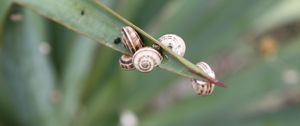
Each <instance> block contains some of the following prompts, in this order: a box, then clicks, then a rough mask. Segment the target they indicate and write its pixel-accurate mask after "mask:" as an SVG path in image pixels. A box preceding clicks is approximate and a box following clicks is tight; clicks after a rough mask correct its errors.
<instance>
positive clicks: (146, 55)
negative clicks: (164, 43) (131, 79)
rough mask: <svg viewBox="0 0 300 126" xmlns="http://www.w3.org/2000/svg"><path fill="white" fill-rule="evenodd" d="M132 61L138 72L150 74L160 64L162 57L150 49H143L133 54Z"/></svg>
mask: <svg viewBox="0 0 300 126" xmlns="http://www.w3.org/2000/svg"><path fill="white" fill-rule="evenodd" d="M132 61H133V65H134V67H135V68H136V69H137V70H138V71H140V72H150V71H151V70H153V68H154V67H156V66H158V65H159V64H160V63H161V61H162V56H161V54H160V53H159V52H158V51H157V50H155V49H153V48H151V47H144V48H141V49H139V50H138V51H137V52H135V53H134V55H133V56H132Z"/></svg>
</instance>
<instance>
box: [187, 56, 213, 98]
mask: <svg viewBox="0 0 300 126" xmlns="http://www.w3.org/2000/svg"><path fill="white" fill-rule="evenodd" d="M196 65H197V66H198V67H200V68H201V69H202V70H203V71H204V72H205V73H207V74H208V75H209V76H210V77H212V78H215V72H214V71H213V70H212V69H211V68H210V66H209V65H208V64H207V63H205V62H199V63H197V64H196ZM191 81H192V87H193V89H194V91H195V93H197V94H198V95H202V96H207V95H211V94H212V92H213V91H214V88H215V85H214V84H213V83H211V82H208V81H206V80H196V79H192V80H191Z"/></svg>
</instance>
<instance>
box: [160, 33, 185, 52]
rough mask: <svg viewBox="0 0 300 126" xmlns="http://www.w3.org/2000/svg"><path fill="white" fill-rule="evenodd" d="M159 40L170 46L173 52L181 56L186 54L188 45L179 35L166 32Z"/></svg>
mask: <svg viewBox="0 0 300 126" xmlns="http://www.w3.org/2000/svg"><path fill="white" fill-rule="evenodd" d="M158 40H159V42H161V43H162V44H163V45H165V46H167V47H168V48H170V49H171V50H172V51H173V52H175V53H176V54H178V55H180V56H184V54H185V50H186V46H185V42H184V41H183V39H182V38H181V37H179V36H177V35H174V34H166V35H163V36H161V37H160V38H159V39H158Z"/></svg>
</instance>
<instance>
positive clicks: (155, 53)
mask: <svg viewBox="0 0 300 126" xmlns="http://www.w3.org/2000/svg"><path fill="white" fill-rule="evenodd" d="M121 34H122V37H121V41H122V43H123V45H124V46H125V47H126V48H127V49H128V50H129V51H130V52H131V53H132V54H133V55H132V56H130V55H127V54H123V55H122V56H121V57H120V59H119V64H120V67H121V68H122V69H124V70H134V69H136V70H138V71H140V72H150V71H152V70H153V68H155V67H156V66H158V65H160V63H161V62H162V60H163V57H162V55H161V53H160V52H159V47H158V48H156V47H155V46H158V45H154V46H153V48H152V47H145V46H144V44H143V42H142V39H141V38H140V37H139V35H138V33H137V32H136V31H135V30H134V29H133V28H132V27H130V26H125V27H123V28H122V30H121ZM159 42H161V43H162V44H163V45H164V46H166V47H168V48H169V49H171V50H172V51H174V52H175V53H176V54H178V55H180V56H184V54H185V50H186V46H185V42H184V41H183V39H182V38H181V37H179V36H177V35H174V34H166V35H163V36H161V37H160V38H159ZM197 66H198V67H199V68H201V69H202V70H203V71H204V72H206V73H207V74H208V75H209V76H210V77H212V78H215V73H214V71H213V70H212V69H211V68H210V66H209V65H208V64H206V63H205V62H199V63H197ZM191 81H192V87H193V89H194V91H195V92H196V93H197V94H198V95H202V96H206V95H210V94H211V93H212V92H213V90H214V87H215V85H214V84H213V83H211V82H208V81H205V80H196V79H191Z"/></svg>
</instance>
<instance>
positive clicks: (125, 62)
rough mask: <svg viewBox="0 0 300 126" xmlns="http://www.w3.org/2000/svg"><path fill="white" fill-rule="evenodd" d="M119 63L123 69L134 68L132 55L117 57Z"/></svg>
mask: <svg viewBox="0 0 300 126" xmlns="http://www.w3.org/2000/svg"><path fill="white" fill-rule="evenodd" d="M119 64H120V67H121V68H122V69H123V70H133V69H134V66H133V62H132V57H131V56H129V55H122V56H121V57H120V59H119Z"/></svg>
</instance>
